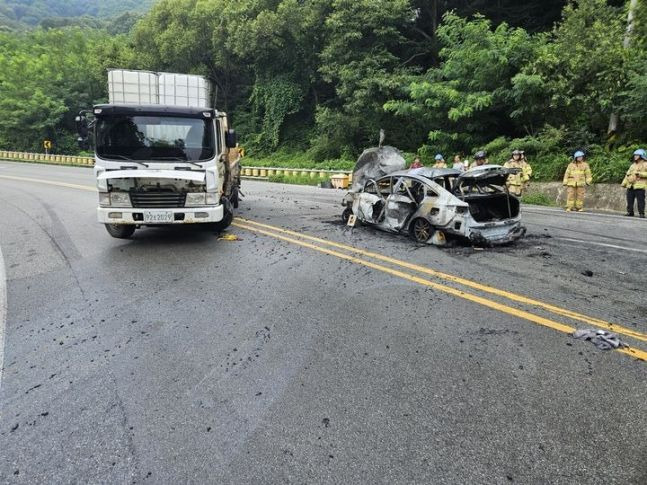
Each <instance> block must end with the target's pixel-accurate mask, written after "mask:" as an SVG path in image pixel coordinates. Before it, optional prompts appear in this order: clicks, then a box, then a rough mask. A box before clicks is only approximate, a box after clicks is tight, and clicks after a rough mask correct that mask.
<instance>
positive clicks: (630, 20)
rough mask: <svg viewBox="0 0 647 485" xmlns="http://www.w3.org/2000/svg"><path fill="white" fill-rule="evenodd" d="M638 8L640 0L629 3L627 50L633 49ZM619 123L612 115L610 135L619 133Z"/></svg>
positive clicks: (626, 35) (615, 113)
mask: <svg viewBox="0 0 647 485" xmlns="http://www.w3.org/2000/svg"><path fill="white" fill-rule="evenodd" d="M636 8H638V0H631V1H630V2H629V13H628V14H627V30H626V31H625V38H624V41H623V43H622V45H623V46H624V48H625V49H629V47H631V35H632V33H633V30H634V18H635V13H636ZM619 122H620V116H619V115H618V113H617V112H614V113H611V117H610V118H609V128H608V129H607V134H608V135H612V134H614V133H615V132H616V131H618V124H619Z"/></svg>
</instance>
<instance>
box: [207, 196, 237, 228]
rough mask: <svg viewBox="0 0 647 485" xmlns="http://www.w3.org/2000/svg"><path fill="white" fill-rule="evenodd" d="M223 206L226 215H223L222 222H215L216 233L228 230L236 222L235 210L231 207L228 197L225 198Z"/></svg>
mask: <svg viewBox="0 0 647 485" xmlns="http://www.w3.org/2000/svg"><path fill="white" fill-rule="evenodd" d="M221 202H222V205H223V206H224V213H223V215H222V220H221V221H219V222H214V223H213V224H212V227H213V229H214V231H216V232H222V231H224V230H225V229H227V228H228V227H229V226H230V225H231V223H232V222H233V220H234V210H233V207H232V205H231V202H230V201H229V199H227V198H226V197H223V198H222V200H221Z"/></svg>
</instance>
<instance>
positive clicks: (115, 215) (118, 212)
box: [97, 204, 225, 226]
mask: <svg viewBox="0 0 647 485" xmlns="http://www.w3.org/2000/svg"><path fill="white" fill-rule="evenodd" d="M169 213H170V214H172V216H171V217H170V220H169V218H168V217H167V216H168V215H169ZM224 213H225V210H224V206H223V205H222V204H220V205H217V206H210V207H181V208H178V209H144V208H132V207H123V208H122V207H99V208H98V209H97V218H98V219H99V222H100V223H101V224H137V225H142V226H145V225H160V224H204V223H209V222H220V221H222V219H223V217H224Z"/></svg>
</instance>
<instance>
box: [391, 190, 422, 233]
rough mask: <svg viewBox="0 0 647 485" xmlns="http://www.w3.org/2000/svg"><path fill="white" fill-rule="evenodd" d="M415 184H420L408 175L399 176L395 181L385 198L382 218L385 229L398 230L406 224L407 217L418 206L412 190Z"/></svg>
mask: <svg viewBox="0 0 647 485" xmlns="http://www.w3.org/2000/svg"><path fill="white" fill-rule="evenodd" d="M417 185H420V182H418V181H416V180H415V179H412V178H410V177H400V178H398V179H397V181H395V183H394V185H393V190H392V193H391V195H389V197H387V199H386V210H385V218H384V225H385V228H386V229H388V230H390V231H395V232H398V231H401V230H402V229H403V228H404V227H405V226H406V224H407V222H408V221H409V218H410V217H411V215H412V214H413V213H414V212H415V211H416V209H417V208H418V202H416V195H415V194H414V193H413V192H412V189H415V187H416V186H417ZM423 197H424V194H423ZM420 199H421V200H422V198H420Z"/></svg>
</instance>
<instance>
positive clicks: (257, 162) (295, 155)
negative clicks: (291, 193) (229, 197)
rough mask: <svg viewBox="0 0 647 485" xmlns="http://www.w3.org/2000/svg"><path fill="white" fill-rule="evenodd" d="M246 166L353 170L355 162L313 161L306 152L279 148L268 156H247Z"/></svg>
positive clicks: (338, 160)
mask: <svg viewBox="0 0 647 485" xmlns="http://www.w3.org/2000/svg"><path fill="white" fill-rule="evenodd" d="M242 163H243V166H245V167H275V168H305V169H319V170H352V169H353V167H354V166H355V162H354V161H351V160H343V159H335V160H324V161H322V162H315V161H313V160H312V159H311V158H310V157H309V156H308V154H307V153H306V152H291V151H284V150H279V151H277V152H275V153H273V154H272V155H269V156H267V157H260V158H255V157H249V156H248V157H245V158H244V159H243V162H242Z"/></svg>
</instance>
